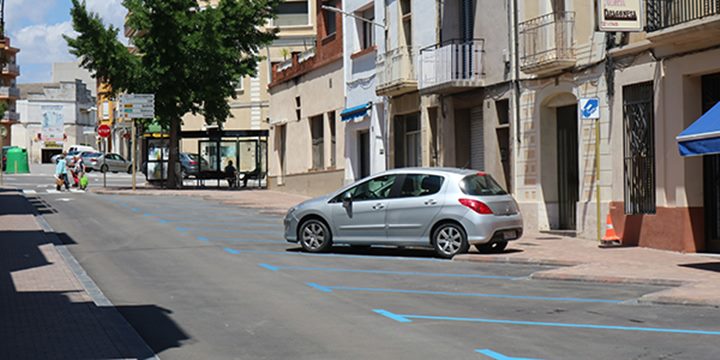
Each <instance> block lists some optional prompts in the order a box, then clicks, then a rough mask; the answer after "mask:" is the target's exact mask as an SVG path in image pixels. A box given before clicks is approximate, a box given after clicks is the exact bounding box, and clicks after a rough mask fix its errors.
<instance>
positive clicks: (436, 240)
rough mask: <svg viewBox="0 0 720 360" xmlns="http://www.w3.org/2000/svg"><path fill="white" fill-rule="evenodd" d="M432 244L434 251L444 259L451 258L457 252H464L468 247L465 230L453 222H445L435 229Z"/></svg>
mask: <svg viewBox="0 0 720 360" xmlns="http://www.w3.org/2000/svg"><path fill="white" fill-rule="evenodd" d="M433 246H434V247H435V252H437V254H438V255H439V256H440V257H442V258H445V259H451V258H452V257H453V256H455V255H457V254H462V253H466V252H467V251H468V248H469V245H468V242H467V235H466V234H465V230H464V229H463V228H462V227H460V225H458V224H455V223H445V224H442V225H440V226H438V227H437V228H436V229H435V231H434V232H433Z"/></svg>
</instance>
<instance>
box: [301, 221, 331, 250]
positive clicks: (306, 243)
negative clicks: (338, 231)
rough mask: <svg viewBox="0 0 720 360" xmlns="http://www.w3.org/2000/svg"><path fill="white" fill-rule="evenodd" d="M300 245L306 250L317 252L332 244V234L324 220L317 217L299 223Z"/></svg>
mask: <svg viewBox="0 0 720 360" xmlns="http://www.w3.org/2000/svg"><path fill="white" fill-rule="evenodd" d="M298 235H299V237H300V245H302V247H303V249H304V250H305V251H307V252H311V253H318V252H323V251H326V250H328V249H329V248H330V247H331V246H332V234H331V233H330V229H328V227H327V225H325V223H324V222H322V221H320V220H318V219H309V220H305V221H304V222H303V223H302V225H300V231H299V234H298Z"/></svg>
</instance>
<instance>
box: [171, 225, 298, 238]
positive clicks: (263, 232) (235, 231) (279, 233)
mask: <svg viewBox="0 0 720 360" xmlns="http://www.w3.org/2000/svg"><path fill="white" fill-rule="evenodd" d="M175 230H177V231H192V232H196V231H201V232H209V233H228V234H255V235H275V236H278V237H282V236H283V235H284V234H283V232H282V231H271V230H262V229H259V230H255V229H216V228H210V227H194V228H193V227H176V228H175Z"/></svg>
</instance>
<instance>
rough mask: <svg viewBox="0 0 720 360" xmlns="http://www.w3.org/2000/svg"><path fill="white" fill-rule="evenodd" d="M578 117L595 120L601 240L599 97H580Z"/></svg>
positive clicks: (600, 239) (597, 209) (596, 196)
mask: <svg viewBox="0 0 720 360" xmlns="http://www.w3.org/2000/svg"><path fill="white" fill-rule="evenodd" d="M578 108H579V110H580V118H581V119H583V120H593V121H594V122H595V202H596V204H595V211H596V212H597V238H598V242H600V241H602V223H601V222H600V218H601V215H600V99H599V98H595V97H593V98H581V99H580V102H579V104H578Z"/></svg>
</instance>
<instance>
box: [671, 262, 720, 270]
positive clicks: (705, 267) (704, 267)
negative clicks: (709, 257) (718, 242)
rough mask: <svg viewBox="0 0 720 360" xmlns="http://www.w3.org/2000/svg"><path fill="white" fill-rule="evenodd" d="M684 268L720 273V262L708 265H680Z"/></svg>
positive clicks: (707, 263) (708, 263)
mask: <svg viewBox="0 0 720 360" xmlns="http://www.w3.org/2000/svg"><path fill="white" fill-rule="evenodd" d="M680 266H682V267H687V268H692V269H697V270H705V271H713V272H720V262H706V263H696V264H682V265H680Z"/></svg>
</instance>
